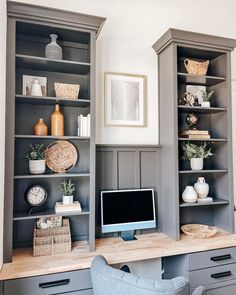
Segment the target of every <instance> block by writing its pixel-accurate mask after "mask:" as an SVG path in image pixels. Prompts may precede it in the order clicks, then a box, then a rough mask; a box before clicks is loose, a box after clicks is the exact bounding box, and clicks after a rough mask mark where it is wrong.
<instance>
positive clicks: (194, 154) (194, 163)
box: [182, 142, 213, 170]
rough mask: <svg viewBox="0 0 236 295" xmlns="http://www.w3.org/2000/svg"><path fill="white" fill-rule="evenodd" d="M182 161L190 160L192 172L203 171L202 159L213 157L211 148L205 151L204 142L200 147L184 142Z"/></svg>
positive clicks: (205, 145)
mask: <svg viewBox="0 0 236 295" xmlns="http://www.w3.org/2000/svg"><path fill="white" fill-rule="evenodd" d="M182 149H183V152H184V154H183V160H190V167H191V169H192V170H202V169H203V159H206V158H208V157H210V156H213V154H212V153H211V148H209V149H207V144H206V143H205V142H204V143H203V144H201V145H197V144H194V143H190V142H184V143H183V144H182Z"/></svg>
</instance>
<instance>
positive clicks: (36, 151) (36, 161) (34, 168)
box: [26, 144, 46, 174]
mask: <svg viewBox="0 0 236 295" xmlns="http://www.w3.org/2000/svg"><path fill="white" fill-rule="evenodd" d="M30 148H31V151H30V152H29V153H28V154H27V155H26V158H27V159H29V172H30V173H31V174H43V173H44V172H45V169H46V165H45V158H44V156H45V155H44V152H45V149H44V144H34V145H32V144H30Z"/></svg>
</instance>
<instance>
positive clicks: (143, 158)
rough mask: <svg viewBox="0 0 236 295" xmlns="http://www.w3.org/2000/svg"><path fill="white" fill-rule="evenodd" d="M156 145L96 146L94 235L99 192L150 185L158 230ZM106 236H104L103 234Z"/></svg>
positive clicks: (158, 202) (98, 233) (99, 231)
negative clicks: (153, 197)
mask: <svg viewBox="0 0 236 295" xmlns="http://www.w3.org/2000/svg"><path fill="white" fill-rule="evenodd" d="M160 152H161V149H160V146H136V145H134V146H131V145H127V146H124V145H120V146H119V145H97V147H96V236H97V237H100V236H101V227H100V224H101V222H100V219H101V216H100V191H101V190H113V189H133V188H154V190H155V198H156V209H157V210H156V212H157V230H158V231H161V210H160V208H161V196H160V173H161V168H160ZM106 236H107V235H106Z"/></svg>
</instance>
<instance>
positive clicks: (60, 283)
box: [39, 279, 70, 289]
mask: <svg viewBox="0 0 236 295" xmlns="http://www.w3.org/2000/svg"><path fill="white" fill-rule="evenodd" d="M69 283H70V279H65V280H59V281H52V282H46V283H40V284H39V288H42V289H45V288H52V287H58V286H63V285H68V284H69Z"/></svg>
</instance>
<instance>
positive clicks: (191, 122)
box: [186, 113, 198, 129]
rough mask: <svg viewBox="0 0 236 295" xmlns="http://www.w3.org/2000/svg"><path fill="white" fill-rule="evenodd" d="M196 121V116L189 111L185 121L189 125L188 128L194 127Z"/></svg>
mask: <svg viewBox="0 0 236 295" xmlns="http://www.w3.org/2000/svg"><path fill="white" fill-rule="evenodd" d="M197 122H198V116H197V115H195V114H193V113H191V114H188V115H187V117H186V123H187V124H188V125H189V128H190V129H196V124H197Z"/></svg>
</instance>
